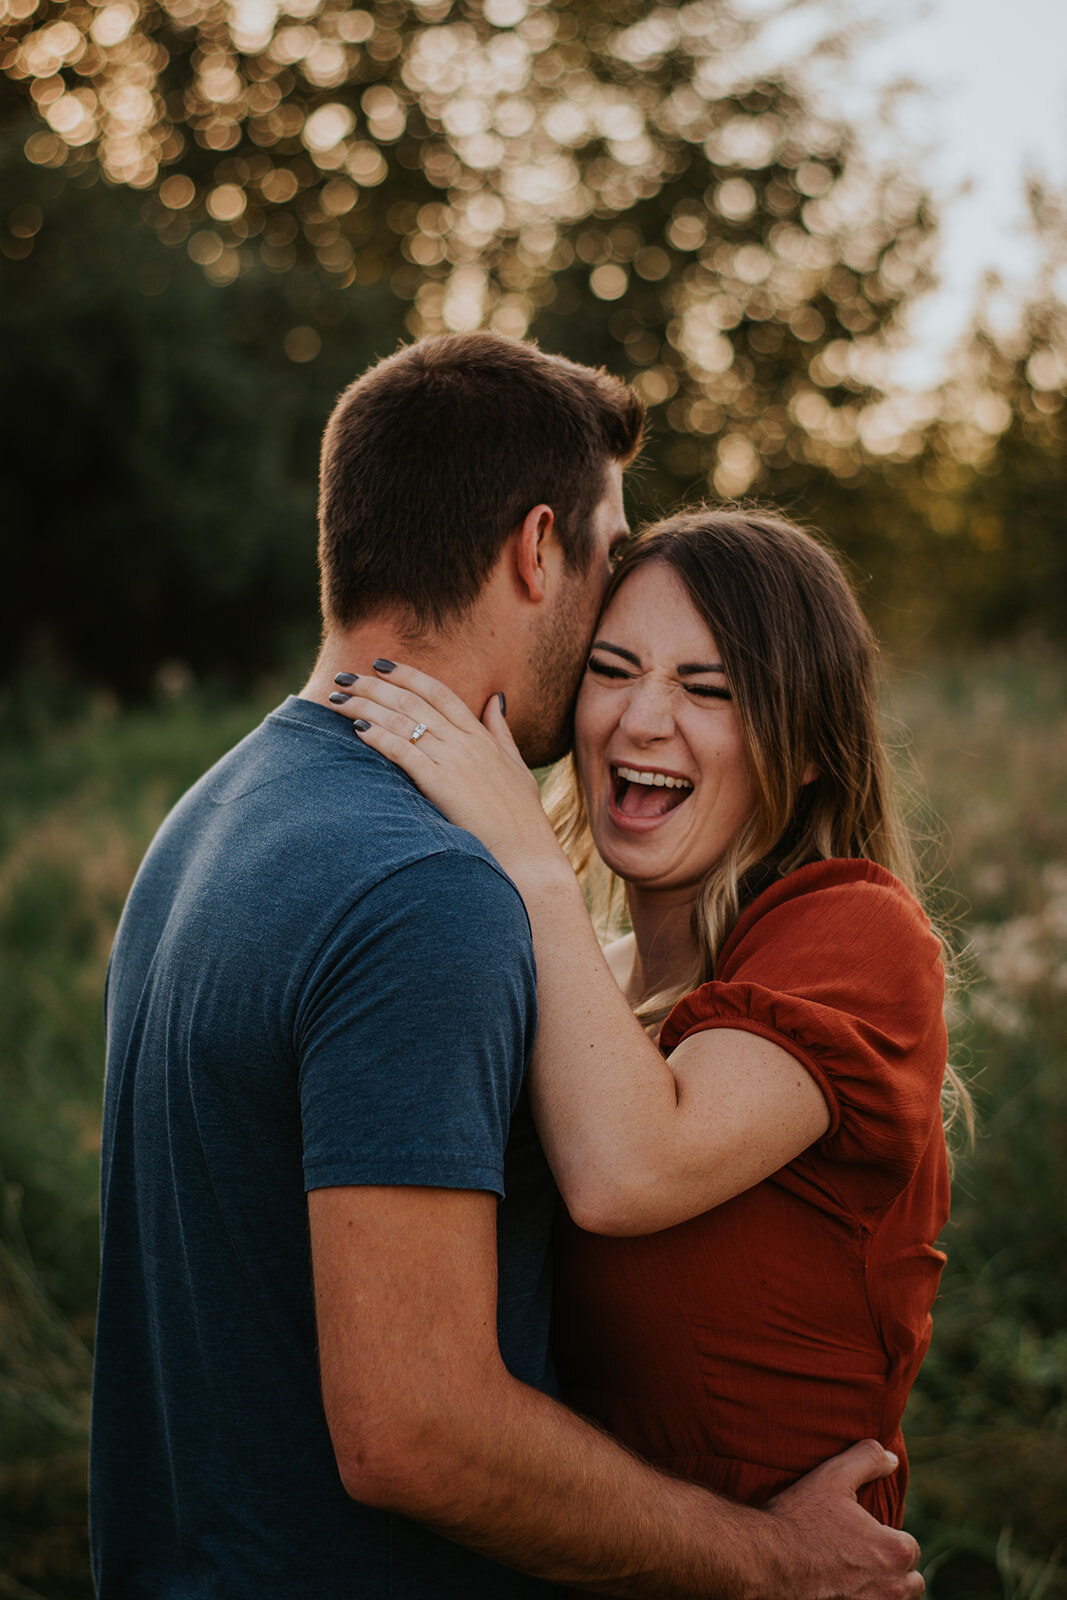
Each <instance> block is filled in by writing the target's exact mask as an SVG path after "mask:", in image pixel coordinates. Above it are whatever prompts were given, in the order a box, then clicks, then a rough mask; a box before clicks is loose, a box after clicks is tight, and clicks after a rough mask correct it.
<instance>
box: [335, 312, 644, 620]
mask: <svg viewBox="0 0 1067 1600" xmlns="http://www.w3.org/2000/svg"><path fill="white" fill-rule="evenodd" d="M643 424H644V410H643V407H642V405H641V402H640V400H639V399H638V398H637V396H636V395H635V394H634V392H633V390H632V389H630V388H628V387H627V386H626V385H625V384H624V383H621V382H620V381H619V379H617V378H613V377H611V376H610V374H608V373H607V372H604V371H602V370H596V371H594V369H593V368H591V367H583V366H579V365H577V364H576V363H575V362H573V361H567V360H565V359H564V358H563V357H562V356H550V355H545V354H544V353H543V352H542V351H540V350H538V349H537V348H536V346H534V345H532V344H525V343H521V342H520V341H518V340H515V339H506V338H504V337H503V336H502V335H500V334H494V333H466V334H463V333H457V334H446V335H444V336H442V337H440V338H431V339H422V340H420V341H419V342H418V343H417V344H413V345H408V346H406V347H405V348H403V349H401V350H398V351H397V352H396V353H395V355H391V356H389V357H388V358H387V359H386V360H384V361H380V362H378V364H377V365H376V366H374V367H372V368H371V369H370V371H369V372H366V373H364V375H363V376H362V377H361V378H358V379H357V380H356V382H355V383H353V384H351V385H350V386H349V387H348V388H347V389H346V390H345V392H344V394H342V396H341V398H340V400H339V401H338V403H337V405H336V407H335V408H334V411H333V414H332V416H331V417H330V420H329V422H328V423H327V425H326V433H325V436H324V438H323V445H322V462H321V471H320V480H319V481H320V491H319V560H320V564H321V568H322V607H323V614H324V616H325V617H326V619H327V620H328V621H329V622H332V623H335V624H337V625H339V626H341V627H346V628H347V627H352V626H353V625H354V624H355V623H357V622H358V621H360V620H361V619H362V618H363V617H366V616H368V615H370V614H371V613H373V612H375V611H379V610H386V609H393V608H399V609H401V610H402V611H403V613H404V614H405V617H406V618H407V619H408V620H409V621H410V623H411V625H412V626H413V627H415V628H417V629H421V628H427V627H440V626H441V625H442V624H444V623H446V622H447V621H448V620H450V619H451V618H454V617H455V616H457V615H459V614H461V613H462V612H463V611H465V610H466V609H467V608H468V607H469V606H470V605H471V604H472V603H473V601H474V600H475V598H476V597H477V595H478V593H479V591H480V590H481V588H482V586H483V584H484V583H485V580H486V578H487V577H488V575H489V572H490V570H491V569H492V567H493V565H494V564H495V562H496V560H497V559H498V557H499V554H500V551H501V549H502V547H503V544H504V541H505V540H506V538H507V536H508V534H509V533H511V532H512V530H513V529H514V528H516V527H518V525H519V524H520V523H521V522H522V521H523V519H524V517H525V516H526V514H527V513H528V512H529V511H530V510H531V509H532V508H533V507H534V506H536V505H540V504H542V503H544V504H546V505H549V506H551V507H552V510H553V512H554V513H555V519H556V521H555V526H556V531H557V536H558V538H559V541H560V544H561V546H562V548H563V552H564V557H565V559H566V562H567V565H568V566H569V567H571V568H572V569H575V568H576V569H578V570H579V571H586V570H588V566H589V561H590V558H591V555H592V546H591V540H590V534H589V522H590V519H591V516H592V513H593V510H594V509H595V507H596V505H597V503H598V502H599V501H600V500H601V499H602V498H603V495H604V493H605V488H606V482H605V470H606V467H607V464H608V462H609V461H612V460H616V461H621V462H622V463H623V464H625V463H627V462H629V461H630V460H631V459H632V458H633V456H634V455H635V454H636V452H637V450H638V448H639V446H640V442H641V431H642V427H643Z"/></svg>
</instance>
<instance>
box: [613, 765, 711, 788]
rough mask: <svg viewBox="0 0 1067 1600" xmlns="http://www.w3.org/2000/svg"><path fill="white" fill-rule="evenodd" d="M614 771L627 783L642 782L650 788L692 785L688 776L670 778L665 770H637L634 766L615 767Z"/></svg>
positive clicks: (687, 786)
mask: <svg viewBox="0 0 1067 1600" xmlns="http://www.w3.org/2000/svg"><path fill="white" fill-rule="evenodd" d="M615 773H616V776H617V777H620V778H625V779H626V781H627V783H643V784H645V785H646V787H648V788H650V789H651V788H655V789H691V788H692V787H693V785H692V784H691V783H690V782H689V780H688V778H671V777H668V775H667V774H666V773H665V772H639V771H638V769H637V768H636V767H616V768H615Z"/></svg>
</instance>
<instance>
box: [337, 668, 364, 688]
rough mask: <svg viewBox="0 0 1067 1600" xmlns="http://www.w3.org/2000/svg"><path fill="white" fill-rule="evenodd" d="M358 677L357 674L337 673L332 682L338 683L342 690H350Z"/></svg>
mask: <svg viewBox="0 0 1067 1600" xmlns="http://www.w3.org/2000/svg"><path fill="white" fill-rule="evenodd" d="M358 677H359V673H358V672H338V673H337V674H336V675H335V677H334V680H333V681H334V683H339V684H340V685H341V688H342V689H351V687H352V685H353V684H354V683H355V681H356V679H357V678H358Z"/></svg>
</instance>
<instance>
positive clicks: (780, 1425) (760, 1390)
mask: <svg viewBox="0 0 1067 1600" xmlns="http://www.w3.org/2000/svg"><path fill="white" fill-rule="evenodd" d="M943 994H944V974H943V969H942V966H941V961H940V943H939V941H938V940H937V938H936V937H935V936H934V934H933V932H932V931H931V928H930V925H929V923H928V921H927V919H926V917H925V915H924V913H923V911H922V910H921V908H920V907H919V905H918V904H917V902H916V901H915V900H914V898H913V897H912V896H911V895H910V894H909V892H908V891H907V890H906V889H905V888H904V886H903V885H902V884H900V883H899V882H898V881H897V879H895V878H894V877H893V876H892V875H891V874H890V873H889V872H887V871H885V870H884V869H883V868H882V867H879V866H876V865H874V864H873V863H871V862H867V861H819V862H814V863H812V864H810V865H808V866H805V867H801V868H800V869H799V870H798V871H796V872H793V873H791V874H789V875H788V876H787V877H785V878H782V879H780V880H779V881H778V882H776V883H775V884H774V885H773V886H772V887H771V888H769V889H767V890H765V891H764V892H763V893H762V894H760V895H759V896H758V898H756V899H755V900H754V901H753V902H752V903H751V904H750V905H749V906H748V908H747V909H746V910H745V911H744V912H743V914H742V915H741V917H740V919H739V921H738V923H737V925H736V927H735V929H734V931H733V933H732V934H731V936H730V938H729V939H728V941H727V943H726V944H725V946H724V948H723V951H722V954H721V956H720V959H719V962H718V966H717V969H716V977H715V980H714V981H713V982H711V983H705V984H702V985H701V986H700V988H699V989H696V990H695V991H694V992H693V993H692V994H689V995H687V996H686V997H685V998H684V999H683V1000H681V1001H680V1002H679V1003H678V1004H677V1005H676V1006H675V1007H674V1009H673V1011H672V1012H671V1013H670V1015H669V1016H668V1017H667V1019H666V1021H665V1022H664V1024H663V1028H662V1031H661V1034H660V1046H661V1048H662V1050H663V1051H664V1053H665V1054H666V1055H668V1056H669V1055H670V1053H671V1051H672V1050H674V1049H675V1048H676V1046H677V1045H678V1044H680V1042H681V1041H682V1040H683V1039H687V1038H690V1037H691V1036H692V1035H693V1034H696V1033H700V1032H703V1031H706V1030H709V1029H712V1028H733V1029H741V1030H743V1031H745V1032H749V1033H756V1034H759V1035H760V1036H762V1037H763V1038H766V1039H769V1040H771V1041H772V1042H773V1043H775V1044H777V1045H780V1046H781V1048H782V1049H783V1050H787V1051H788V1052H789V1053H790V1054H791V1055H792V1056H794V1057H795V1059H796V1060H797V1062H798V1063H799V1064H800V1065H801V1066H802V1067H803V1068H804V1069H805V1070H806V1071H807V1072H809V1073H810V1074H811V1076H812V1077H813V1079H814V1080H815V1082H816V1083H817V1084H818V1086H819V1088H820V1090H821V1091H822V1094H823V1095H824V1097H825V1099H826V1104H827V1107H828V1109H829V1113H830V1126H829V1128H828V1130H827V1132H826V1134H825V1135H824V1136H823V1137H822V1138H821V1139H820V1140H818V1141H817V1143H815V1144H814V1145H812V1146H811V1147H810V1148H809V1149H807V1150H806V1151H805V1152H804V1153H803V1154H802V1155H800V1156H798V1157H797V1158H796V1160H794V1161H791V1162H789V1164H788V1165H787V1166H785V1167H783V1168H782V1169H781V1170H780V1171H778V1172H775V1173H774V1174H773V1175H772V1176H771V1177H769V1178H767V1179H765V1180H764V1181H763V1182H762V1183H759V1184H757V1185H755V1187H754V1188H751V1189H748V1190H746V1191H745V1192H744V1193H742V1194H739V1195H736V1196H735V1197H734V1198H733V1199H732V1200H729V1201H727V1202H726V1203H724V1204H723V1205H720V1206H718V1207H716V1208H715V1209H714V1210H713V1211H709V1212H707V1213H705V1214H704V1215H702V1216H698V1217H694V1218H693V1219H692V1220H691V1221H689V1222H685V1223H682V1224H680V1225H679V1226H677V1227H673V1228H668V1229H665V1230H664V1231H662V1232H660V1233H656V1234H650V1235H647V1236H645V1237H642V1238H603V1237H598V1236H596V1235H593V1234H588V1233H583V1232H582V1231H581V1230H580V1229H578V1228H576V1227H575V1226H574V1224H573V1223H571V1222H570V1221H569V1220H568V1219H564V1220H563V1222H562V1224H561V1231H560V1239H559V1250H558V1278H557V1292H556V1313H555V1352H556V1359H557V1363H558V1370H559V1376H560V1382H561V1386H562V1391H563V1395H564V1398H565V1399H566V1401H567V1402H568V1404H569V1405H571V1406H572V1407H574V1409H575V1410H577V1411H579V1412H582V1413H583V1414H584V1415H586V1416H588V1417H592V1418H593V1419H595V1420H596V1421H598V1422H599V1423H600V1424H601V1425H602V1426H604V1427H605V1428H607V1429H608V1430H609V1431H610V1432H611V1433H613V1434H614V1435H615V1436H616V1437H617V1438H618V1439H620V1440H622V1441H623V1442H624V1443H625V1444H627V1445H629V1446H630V1447H631V1448H632V1449H634V1450H636V1451H638V1452H639V1453H640V1454H641V1455H642V1456H644V1457H646V1459H648V1460H650V1461H652V1462H655V1463H656V1464H658V1465H659V1466H662V1467H663V1468H665V1469H667V1470H669V1471H671V1472H673V1473H675V1474H677V1475H678V1476H680V1477H684V1478H689V1479H693V1480H695V1481H697V1482H699V1483H702V1484H705V1485H707V1486H708V1487H709V1488H711V1489H714V1490H717V1491H718V1492H720V1493H722V1494H725V1495H728V1496H730V1497H731V1498H733V1499H737V1500H742V1501H745V1502H747V1503H749V1504H752V1505H760V1504H762V1503H763V1502H765V1501H766V1500H767V1499H769V1498H770V1497H771V1496H772V1495H773V1494H775V1493H776V1492H778V1491H779V1490H781V1489H783V1488H785V1487H786V1486H787V1485H789V1484H791V1483H793V1482H794V1481H795V1480H796V1479H797V1478H798V1477H800V1476H801V1475H802V1474H804V1473H805V1472H807V1471H809V1470H810V1469H811V1468H812V1467H814V1466H816V1465H817V1464H818V1463H819V1462H820V1461H824V1460H825V1459H826V1458H827V1457H828V1456H832V1455H835V1454H836V1453H837V1452H838V1451H840V1450H842V1449H845V1448H846V1447H847V1446H849V1445H851V1444H854V1443H855V1442H856V1441H857V1440H859V1439H863V1438H875V1439H878V1440H880V1441H881V1442H882V1444H884V1445H885V1446H886V1447H887V1448H889V1449H892V1450H895V1451H896V1453H897V1454H898V1455H899V1457H900V1466H899V1468H898V1470H897V1471H896V1472H895V1473H894V1474H893V1475H892V1477H890V1478H887V1479H881V1480H879V1481H878V1482H876V1483H872V1484H869V1485H867V1486H865V1487H864V1488H862V1489H861V1490H860V1492H859V1498H860V1501H861V1503H862V1504H863V1505H864V1506H865V1507H866V1508H867V1510H868V1511H870V1512H871V1513H872V1515H874V1516H875V1517H877V1518H878V1519H879V1520H880V1521H882V1522H884V1523H888V1524H892V1525H894V1526H898V1527H899V1526H900V1522H901V1518H902V1515H903V1506H904V1493H905V1489H906V1486H907V1457H906V1455H905V1452H904V1442H903V1438H902V1435H901V1427H900V1424H901V1416H902V1414H903V1411H904V1406H905V1403H906V1401H907V1398H908V1393H909V1390H910V1389H911V1386H912V1383H913V1381H914V1379H915V1375H916V1373H917V1372H918V1369H919V1366H920V1364H921V1362H922V1359H923V1356H924V1355H925V1353H926V1349H927V1346H928V1344H929V1341H930V1329H931V1320H930V1312H931V1307H932V1305H933V1301H934V1296H935V1294H936V1292H937V1285H938V1280H939V1278H940V1275H941V1269H942V1267H943V1265H944V1260H945V1258H944V1256H943V1255H942V1254H941V1252H940V1251H939V1250H938V1249H937V1248H936V1241H937V1238H938V1235H939V1233H940V1231H941V1229H942V1227H943V1226H944V1223H945V1221H946V1218H947V1216H948V1169H947V1160H946V1152H945V1141H944V1134H943V1131H942V1124H941V1110H940V1093H941V1084H942V1078H943V1075H944V1069H945V1061H946V1053H947V1045H946V1035H945V1026H944V1020H943V1015H942V1004H943Z"/></svg>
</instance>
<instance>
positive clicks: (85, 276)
mask: <svg viewBox="0 0 1067 1600" xmlns="http://www.w3.org/2000/svg"><path fill="white" fill-rule="evenodd" d="M64 177H65V175H64V174H62V173H58V172H49V171H47V170H42V169H41V168H38V167H33V166H30V167H29V168H28V170H27V165H26V163H25V160H24V159H23V158H22V157H21V153H20V152H17V153H15V154H14V155H12V156H10V157H9V158H8V160H6V161H2V160H0V215H3V216H4V217H5V218H6V219H7V228H6V231H5V232H4V234H3V235H0V251H2V252H3V259H0V343H2V346H3V350H4V364H5V375H6V383H5V386H4V403H3V412H4V414H3V418H2V422H0V440H2V445H0V450H2V453H3V456H4V469H3V477H4V489H5V523H6V529H7V533H6V539H5V569H6V570H5V580H6V581H5V583H4V585H3V589H2V599H0V641H2V644H0V673H2V674H3V675H5V676H6V675H9V674H10V673H11V671H12V670H13V669H14V668H15V667H16V666H17V665H18V664H19V663H20V662H22V661H31V660H32V661H33V662H34V663H35V665H36V666H37V668H38V669H40V667H41V666H42V664H44V665H48V666H50V667H51V668H52V669H53V670H57V669H58V670H68V671H77V672H80V673H82V674H84V675H86V676H88V677H89V678H95V679H102V680H104V681H106V682H109V683H111V684H113V685H114V686H115V687H117V688H118V689H120V690H121V691H122V692H123V693H126V694H131V693H137V692H143V691H144V690H145V689H146V688H147V687H148V686H149V684H150V681H151V676H152V673H153V671H154V670H155V669H156V668H157V667H158V666H159V665H160V664H161V663H163V662H168V661H171V662H174V661H176V662H177V663H178V666H177V668H175V669H172V672H171V676H172V677H173V671H174V670H176V671H177V672H178V673H179V675H180V674H181V672H182V671H183V670H184V669H185V667H186V666H190V667H192V668H193V670H194V671H195V672H198V673H199V672H210V671H215V670H218V669H220V668H229V669H231V670H235V671H244V672H248V673H252V674H255V673H256V672H258V671H260V670H262V669H263V668H264V667H269V666H271V665H274V664H275V663H276V662H277V661H278V659H279V656H280V655H281V654H282V653H283V652H284V650H285V648H286V643H287V641H289V640H290V639H291V636H292V633H293V630H300V629H303V630H304V636H305V637H306V642H307V643H308V645H311V644H313V642H314V618H315V606H316V576H315V554H314V552H315V527H314V522H315V491H314V471H315V460H316V453H317V443H318V434H319V432H320V430H321V426H322V421H323V419H324V417H325V416H326V414H327V412H328V410H329V408H330V406H331V404H332V401H333V398H334V396H335V395H336V393H337V391H338V390H339V389H340V388H341V387H342V386H343V385H344V384H345V383H347V382H348V381H350V379H351V378H352V376H354V374H355V373H356V372H358V371H359V370H360V368H361V367H362V366H364V365H365V364H366V363H367V362H368V361H369V360H371V359H372V358H373V357H374V355H375V354H377V353H384V352H385V351H388V350H389V349H391V348H392V347H393V345H394V344H395V342H396V338H397V336H398V333H399V331H400V323H399V318H398V316H397V315H396V314H395V311H396V308H395V302H394V301H393V300H392V299H391V297H390V296H388V295H382V294H378V295H376V296H375V297H374V301H373V303H367V302H365V301H364V302H362V303H361V304H360V306H359V307H358V308H357V307H354V306H352V305H351V304H349V303H347V302H342V301H341V300H340V299H339V297H338V295H337V293H336V291H331V289H330V288H329V287H328V286H326V285H323V284H322V283H321V282H319V281H318V280H317V279H316V278H315V277H314V275H311V274H305V275H303V276H301V275H293V276H292V277H291V278H290V279H288V280H287V281H285V282H283V281H282V280H280V279H278V278H275V277H272V276H271V275H269V274H267V273H265V272H263V271H262V270H260V271H258V272H256V273H250V274H249V276H248V277H246V278H243V279H241V280H240V281H239V282H236V283H234V284H232V285H230V286H229V287H225V288H216V287H214V286H212V285H211V284H210V283H208V282H207V281H206V280H205V279H204V276H203V274H202V272H201V271H200V269H199V268H198V267H196V266H195V265H194V264H193V263H192V262H191V261H190V260H189V259H188V257H187V256H186V255H185V254H184V253H183V252H177V251H174V250H169V249H168V248H167V247H166V246H165V245H164V244H162V243H161V242H160V240H159V239H158V238H157V237H156V235H155V233H154V232H153V231H152V230H151V229H150V228H147V227H146V226H145V224H144V222H143V221H142V219H141V216H140V210H141V206H142V204H143V201H142V199H140V198H139V197H138V196H136V195H135V194H132V193H131V192H129V191H128V190H125V189H115V188H112V187H110V186H107V185H104V184H102V183H99V182H95V181H93V180H94V178H95V174H94V172H93V170H92V169H91V168H89V169H86V170H85V171H83V172H82V173H81V174H80V175H79V176H78V177H76V178H73V179H67V180H66V181H64ZM357 309H358V310H359V312H360V316H359V318H358V320H357V318H356V317H355V316H354V315H353V312H354V311H356V310H357ZM323 328H329V329H330V333H331V338H330V340H329V342H328V348H327V350H326V351H324V352H323V354H322V355H321V356H320V357H319V359H318V360H314V361H309V360H308V359H307V358H308V357H311V356H313V355H315V353H316V352H317V351H318V349H319V344H320V333H319V331H318V330H319V329H323ZM292 642H294V643H295V642H296V641H295V640H293V641H292ZM42 658H43V662H42Z"/></svg>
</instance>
